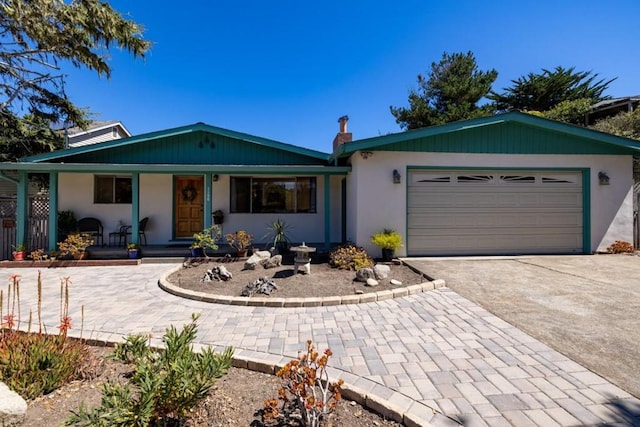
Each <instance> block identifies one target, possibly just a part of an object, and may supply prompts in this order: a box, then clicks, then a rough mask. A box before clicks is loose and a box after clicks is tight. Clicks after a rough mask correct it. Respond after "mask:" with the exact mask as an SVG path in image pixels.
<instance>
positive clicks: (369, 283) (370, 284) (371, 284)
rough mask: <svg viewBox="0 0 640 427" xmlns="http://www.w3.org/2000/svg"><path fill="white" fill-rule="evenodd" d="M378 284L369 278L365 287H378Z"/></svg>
mask: <svg viewBox="0 0 640 427" xmlns="http://www.w3.org/2000/svg"><path fill="white" fill-rule="evenodd" d="M378 285H379V283H378V281H377V280H376V279H373V278H370V279H367V286H378Z"/></svg>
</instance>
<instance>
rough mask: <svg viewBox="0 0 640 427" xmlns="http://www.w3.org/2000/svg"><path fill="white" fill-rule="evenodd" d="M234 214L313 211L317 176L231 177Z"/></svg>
mask: <svg viewBox="0 0 640 427" xmlns="http://www.w3.org/2000/svg"><path fill="white" fill-rule="evenodd" d="M231 212H233V213H316V178H315V177H283V178H254V177H231Z"/></svg>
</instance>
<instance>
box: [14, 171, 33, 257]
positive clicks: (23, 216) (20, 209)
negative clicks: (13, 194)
mask: <svg viewBox="0 0 640 427" xmlns="http://www.w3.org/2000/svg"><path fill="white" fill-rule="evenodd" d="M28 188H29V176H28V174H27V172H26V171H20V179H19V181H18V193H17V199H16V246H17V245H20V244H22V243H25V244H26V245H27V249H32V248H29V247H28V246H29V242H28V241H27V239H28V238H29V235H28V233H27V221H28V215H29V212H28V210H29V209H28V204H29V194H28V193H29V192H28Z"/></svg>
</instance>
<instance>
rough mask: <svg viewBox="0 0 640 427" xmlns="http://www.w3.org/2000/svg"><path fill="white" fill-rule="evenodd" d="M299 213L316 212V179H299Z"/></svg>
mask: <svg viewBox="0 0 640 427" xmlns="http://www.w3.org/2000/svg"><path fill="white" fill-rule="evenodd" d="M297 195H298V210H297V211H298V212H305V213H315V212H316V179H315V178H298V182H297Z"/></svg>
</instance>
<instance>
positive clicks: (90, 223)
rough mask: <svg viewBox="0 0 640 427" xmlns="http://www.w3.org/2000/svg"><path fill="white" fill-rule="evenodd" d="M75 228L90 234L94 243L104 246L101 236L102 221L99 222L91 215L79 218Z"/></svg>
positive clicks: (102, 230)
mask: <svg viewBox="0 0 640 427" xmlns="http://www.w3.org/2000/svg"><path fill="white" fill-rule="evenodd" d="M77 228H78V231H79V232H80V233H88V234H90V235H91V237H92V238H93V239H94V240H95V244H96V245H99V246H104V241H103V238H102V234H103V232H104V229H103V228H102V222H100V220H99V219H97V218H92V217H86V218H81V219H80V220H78V225H77Z"/></svg>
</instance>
